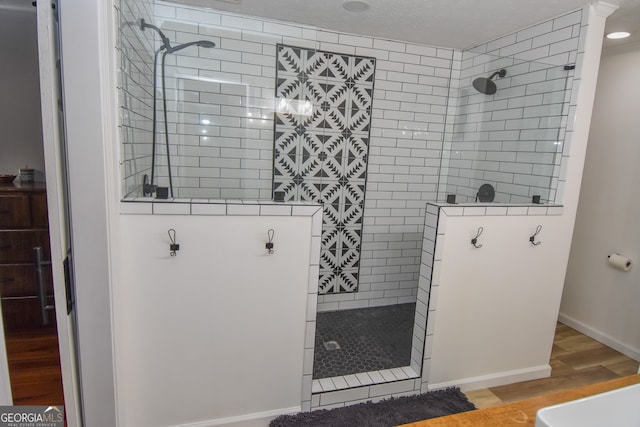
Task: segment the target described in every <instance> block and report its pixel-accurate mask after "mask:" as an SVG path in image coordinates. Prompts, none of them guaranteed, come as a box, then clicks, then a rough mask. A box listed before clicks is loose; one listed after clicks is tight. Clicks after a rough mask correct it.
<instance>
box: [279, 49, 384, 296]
mask: <svg viewBox="0 0 640 427" xmlns="http://www.w3.org/2000/svg"><path fill="white" fill-rule="evenodd" d="M277 51H278V55H277V60H276V61H277V64H276V66H277V72H276V116H275V124H274V127H275V129H274V161H273V167H274V170H273V175H274V181H273V191H274V197H275V198H276V200H285V201H298V200H300V201H313V202H318V203H322V205H323V206H324V220H323V232H322V253H321V256H320V283H319V293H320V294H332V293H341V292H356V291H357V290H358V272H359V267H360V246H361V240H362V214H363V210H364V194H365V185H366V177H367V154H368V150H369V129H370V127H371V104H372V98H373V82H374V72H375V59H374V58H368V57H362V56H352V55H344V54H336V53H331V52H324V51H319V50H311V49H303V48H299V47H293V46H286V45H278V46H277Z"/></svg>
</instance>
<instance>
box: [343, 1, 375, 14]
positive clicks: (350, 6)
mask: <svg viewBox="0 0 640 427" xmlns="http://www.w3.org/2000/svg"><path fill="white" fill-rule="evenodd" d="M342 7H344V8H345V9H347V10H348V11H349V12H364V11H365V10H367V9H369V3H367V2H366V1H363V0H346V1H344V2H343V3H342Z"/></svg>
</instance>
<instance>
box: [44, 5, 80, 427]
mask: <svg viewBox="0 0 640 427" xmlns="http://www.w3.org/2000/svg"><path fill="white" fill-rule="evenodd" d="M36 13H37V25H38V27H37V28H38V57H39V61H38V62H39V68H40V104H41V115H42V142H43V147H44V158H45V177H46V182H47V207H48V214H49V240H50V246H51V268H52V274H53V290H54V295H55V312H56V326H57V329H58V349H59V353H60V369H61V372H62V383H63V389H64V406H65V413H66V418H67V424H68V425H69V427H72V426H74V427H75V426H80V425H81V419H82V417H81V404H80V398H79V387H78V383H79V382H78V368H77V360H76V357H75V355H76V343H75V330H74V327H73V322H74V319H73V312H72V313H71V314H70V315H68V314H67V295H66V286H65V271H64V267H63V262H64V259H65V258H66V257H67V248H69V247H70V242H69V241H68V237H67V236H68V230H67V228H68V224H69V221H68V215H69V212H68V211H67V206H68V201H67V195H66V186H67V172H66V166H65V165H66V160H65V158H64V157H65V152H64V141H63V138H64V136H63V132H62V127H63V123H61V120H60V112H59V104H58V103H59V102H62V100H59V97H60V94H61V88H60V87H59V86H60V78H59V73H60V71H59V70H57V69H56V62H57V57H56V56H57V55H56V47H55V46H56V43H57V38H56V35H55V31H56V28H54V27H55V24H54V19H55V18H54V16H53V14H54V13H56V11H55V9H54V8H53V7H51V3H50V2H49V1H45V2H38V3H37V11H36Z"/></svg>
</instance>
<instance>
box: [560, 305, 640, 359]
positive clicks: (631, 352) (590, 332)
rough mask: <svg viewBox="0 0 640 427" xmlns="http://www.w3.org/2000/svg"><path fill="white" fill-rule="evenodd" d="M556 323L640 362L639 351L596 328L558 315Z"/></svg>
mask: <svg viewBox="0 0 640 427" xmlns="http://www.w3.org/2000/svg"><path fill="white" fill-rule="evenodd" d="M558 321H559V322H560V323H564V324H565V325H567V326H569V327H571V328H573V329H575V330H576V331H578V332H580V333H583V334H585V335H587V336H589V337H591V338H593V339H594V340H596V341H600V342H601V343H602V344H604V345H606V346H609V347H611V348H612V349H614V350H617V351H619V352H620V353H622V354H624V355H625V356H629V357H630V358H632V359H634V360H636V361H640V349H637V348H633V347H631V346H629V345H627V344H625V343H623V342H621V341H619V340H617V339H616V338H613V337H612V336H610V335H609V334H606V333H604V332H602V331H600V330H598V329H596V328H593V327H591V326H589V325H587V324H586V323H584V322H581V321H579V320H577V319H574V318H573V317H571V316H567V315H566V314H563V313H560V315H559V316H558Z"/></svg>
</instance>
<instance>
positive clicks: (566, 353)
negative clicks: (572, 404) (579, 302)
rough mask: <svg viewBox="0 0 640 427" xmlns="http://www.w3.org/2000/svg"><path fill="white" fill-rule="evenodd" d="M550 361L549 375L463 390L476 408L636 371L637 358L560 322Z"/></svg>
mask: <svg viewBox="0 0 640 427" xmlns="http://www.w3.org/2000/svg"><path fill="white" fill-rule="evenodd" d="M550 364H551V368H552V370H551V376H550V377H549V378H542V379H539V380H532V381H524V382H521V383H516V384H510V385H504V386H500V387H491V388H488V389H481V390H475V391H470V392H466V393H465V394H466V395H467V398H468V399H469V400H470V401H471V402H473V403H474V404H475V405H476V407H477V408H488V407H492V406H495V405H501V404H503V403H510V402H515V401H517V400H522V399H528V398H530V397H535V396H541V395H543V394H547V393H553V392H558V391H563V390H568V389H571V388H575V387H581V386H585V385H590V384H595V383H598V382H602V381H606V380H610V379H613V378H619V377H623V376H626V375H632V374H635V373H637V372H638V362H636V361H635V360H633V359H631V358H629V357H627V356H625V355H624V354H622V353H619V352H617V351H615V350H613V349H611V348H609V347H607V346H605V345H604V344H601V343H599V342H598V341H596V340H594V339H592V338H589V337H588V336H586V335H583V334H581V333H580V332H578V331H576V330H575V329H572V328H570V327H568V326H566V325H564V324H562V323H558V326H557V327H556V335H555V339H554V342H553V349H552V351H551V360H550Z"/></svg>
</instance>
